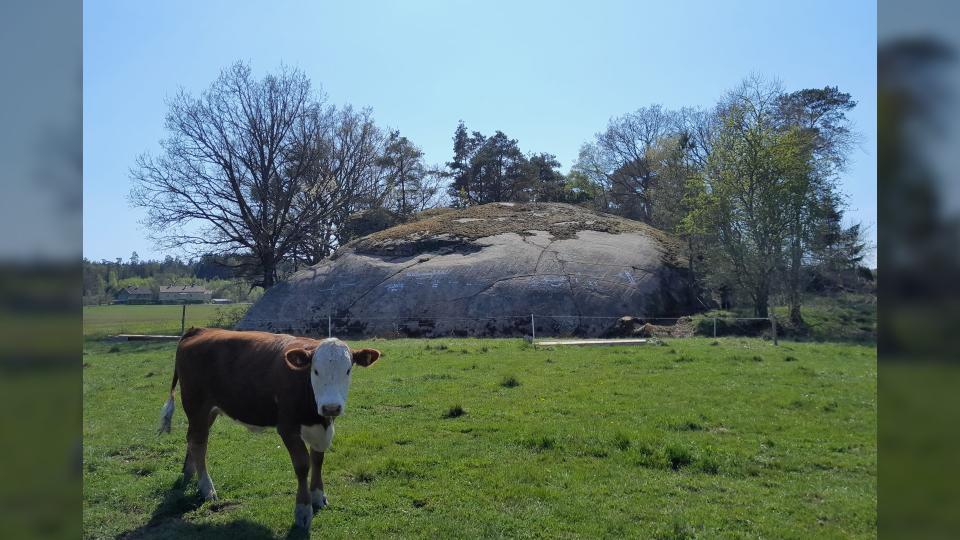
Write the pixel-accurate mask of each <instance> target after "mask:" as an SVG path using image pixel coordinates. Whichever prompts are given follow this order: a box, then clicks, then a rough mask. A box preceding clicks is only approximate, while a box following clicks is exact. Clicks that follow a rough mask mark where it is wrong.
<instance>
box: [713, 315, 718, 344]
mask: <svg viewBox="0 0 960 540" xmlns="http://www.w3.org/2000/svg"><path fill="white" fill-rule="evenodd" d="M713 339H717V318H716V317H714V318H713Z"/></svg>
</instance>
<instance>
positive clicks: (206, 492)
mask: <svg viewBox="0 0 960 540" xmlns="http://www.w3.org/2000/svg"><path fill="white" fill-rule="evenodd" d="M199 487H200V495H202V496H203V498H204V499H206V500H208V501H215V500H217V489H216V488H215V487H213V481H212V480H210V477H209V476H204V477H202V478H200V485H199Z"/></svg>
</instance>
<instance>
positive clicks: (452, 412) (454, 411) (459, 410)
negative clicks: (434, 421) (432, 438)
mask: <svg viewBox="0 0 960 540" xmlns="http://www.w3.org/2000/svg"><path fill="white" fill-rule="evenodd" d="M465 414H467V411H465V410H463V407H461V406H460V405H459V404H458V405H454V406H452V407H450V408H449V409H447V412H445V413H443V417H444V418H460V417H461V416H463V415H465Z"/></svg>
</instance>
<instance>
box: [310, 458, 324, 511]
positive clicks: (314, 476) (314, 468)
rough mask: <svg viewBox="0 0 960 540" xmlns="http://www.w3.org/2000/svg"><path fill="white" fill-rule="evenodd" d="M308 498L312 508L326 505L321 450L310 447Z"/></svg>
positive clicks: (315, 508)
mask: <svg viewBox="0 0 960 540" xmlns="http://www.w3.org/2000/svg"><path fill="white" fill-rule="evenodd" d="M310 499H311V501H312V502H313V510H314V511H317V510H320V509H321V508H323V507H324V506H326V505H327V496H326V495H324V494H323V452H317V451H316V450H314V449H312V448H311V449H310Z"/></svg>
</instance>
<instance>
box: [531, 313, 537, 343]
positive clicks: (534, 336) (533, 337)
mask: <svg viewBox="0 0 960 540" xmlns="http://www.w3.org/2000/svg"><path fill="white" fill-rule="evenodd" d="M536 340H537V323H536V322H535V321H534V320H533V313H531V314H530V341H536Z"/></svg>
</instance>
